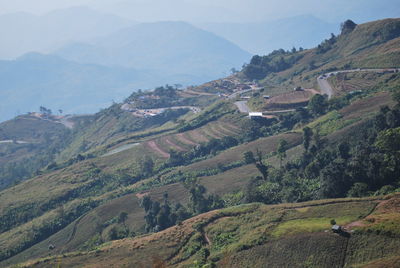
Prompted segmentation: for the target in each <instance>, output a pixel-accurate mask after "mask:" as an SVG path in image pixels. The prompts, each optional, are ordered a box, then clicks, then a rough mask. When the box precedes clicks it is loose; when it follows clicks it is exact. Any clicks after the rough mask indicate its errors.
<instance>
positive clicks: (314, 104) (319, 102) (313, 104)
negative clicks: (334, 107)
mask: <svg viewBox="0 0 400 268" xmlns="http://www.w3.org/2000/svg"><path fill="white" fill-rule="evenodd" d="M308 107H309V108H310V110H311V111H312V113H313V114H315V115H321V114H323V113H324V112H325V110H326V107H327V101H326V98H325V97H324V96H322V95H320V94H316V95H314V96H313V97H312V98H311V100H310V102H309V104H308Z"/></svg>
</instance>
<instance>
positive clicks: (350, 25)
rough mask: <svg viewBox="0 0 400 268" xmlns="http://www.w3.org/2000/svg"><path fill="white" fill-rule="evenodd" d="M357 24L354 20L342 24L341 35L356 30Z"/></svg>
mask: <svg viewBox="0 0 400 268" xmlns="http://www.w3.org/2000/svg"><path fill="white" fill-rule="evenodd" d="M356 26H357V24H356V23H354V21H352V20H346V21H345V22H343V23H341V24H340V30H341V34H348V33H350V32H352V31H353V30H354V29H355V28H356Z"/></svg>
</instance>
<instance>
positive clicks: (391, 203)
mask: <svg viewBox="0 0 400 268" xmlns="http://www.w3.org/2000/svg"><path fill="white" fill-rule="evenodd" d="M398 25H399V23H398V20H385V21H378V22H374V23H371V24H365V25H364V24H362V25H355V24H354V23H353V22H351V21H346V22H345V23H344V24H343V25H342V33H341V34H340V35H339V36H334V35H332V36H331V37H330V39H327V40H325V41H323V42H322V43H321V44H320V45H319V46H318V47H317V48H315V49H310V50H300V51H297V50H296V49H293V50H292V51H290V52H287V51H284V50H277V51H274V52H272V53H271V54H270V55H267V56H262V57H261V56H254V57H253V58H252V59H251V62H250V64H248V65H246V66H244V68H243V70H242V71H241V72H238V73H235V74H234V75H233V76H232V77H229V78H226V79H221V80H218V81H213V82H210V83H207V84H205V85H203V86H200V87H196V88H194V87H192V88H190V90H180V89H179V86H178V85H176V86H175V87H172V86H168V85H166V86H163V87H158V88H156V89H155V90H153V91H146V92H137V93H134V94H132V95H131V96H130V97H129V98H128V99H127V100H126V103H125V104H126V105H129V107H130V108H129V109H150V108H160V107H161V108H167V107H172V106H197V107H201V108H202V109H201V111H199V112H197V111H196V112H193V113H192V112H189V109H178V108H177V107H174V109H171V110H168V109H167V110H166V111H165V112H163V113H160V114H158V115H156V116H151V117H150V116H149V117H139V116H134V115H133V113H134V112H132V111H126V110H124V109H125V108H124V109H122V104H113V105H112V106H111V107H110V108H108V109H104V110H102V111H100V112H99V113H97V114H95V115H93V116H82V117H76V118H70V120H71V121H70V123H73V125H74V126H73V129H72V130H68V129H66V128H65V127H64V126H62V125H61V124H59V123H57V120H56V119H55V118H53V117H52V115H51V113H50V111H48V109H47V108H45V107H43V109H42V112H43V114H44V118H42V119H40V120H39V119H37V118H33V117H29V116H24V117H19V118H16V119H15V120H12V121H9V122H5V123H3V124H1V125H0V138H1V140H11V141H12V142H7V143H4V144H0V164H3V163H4V165H1V168H0V176H2V177H0V181H1V182H2V183H3V181H5V183H4V185H5V186H4V187H8V188H6V189H4V190H2V191H0V204H1V205H0V261H1V264H0V265H1V266H7V265H13V264H17V263H20V262H23V261H27V260H29V259H36V258H44V259H38V260H37V261H31V262H30V263H28V264H27V266H28V267H30V266H31V267H54V266H57V265H62V266H72V267H73V266H76V265H77V264H78V263H85V265H88V266H94V267H95V266H96V265H99V261H98V260H101V264H100V266H111V264H112V265H116V266H121V267H123V266H125V267H135V266H137V267H147V266H152V265H153V266H154V265H159V267H165V266H173V267H258V266H262V265H264V266H268V267H288V266H291V267H296V265H298V264H299V263H301V264H304V267H336V266H340V267H341V266H343V265H344V262H343V259H344V258H345V259H346V263H347V264H346V265H348V266H352V265H353V266H356V265H362V264H364V263H371V262H372V261H380V260H382V261H386V260H390V259H391V258H394V257H396V256H397V255H396V254H398V248H399V247H400V244H399V239H398V238H399V235H400V230H399V228H398V224H397V223H398V221H399V216H398V213H399V211H398V209H396V208H397V207H398V200H399V197H398V195H396V194H393V193H396V192H398V191H399V189H400V181H399V176H398V174H400V143H399V140H400V120H399V118H400V97H399V96H400V93H399V90H398V88H399V85H400V76H399V74H398V73H393V72H390V73H388V72H383V73H373V74H371V73H369V72H367V71H365V72H364V71H362V72H361V71H360V72H354V73H345V74H344V73H342V74H340V75H339V74H338V75H334V76H333V77H330V78H329V80H328V81H329V83H331V84H332V85H333V87H334V97H333V98H331V99H328V98H327V97H325V96H322V95H319V94H316V92H315V90H313V89H312V88H313V87H314V88H315V86H316V78H317V77H319V76H320V75H322V74H325V73H327V72H331V71H334V70H341V69H350V68H358V67H360V68H366V67H371V66H372V64H373V65H376V66H378V65H379V66H378V67H380V68H385V67H392V66H396V65H393V64H397V62H398V58H399V55H400V54H398V40H397V39H398V38H399V32H398V29H399V27H398ZM377 59H379V60H377ZM398 66H400V63H399V65H398ZM372 67H373V66H372ZM254 79H255V80H258V81H257V84H259V85H261V86H262V87H263V89H262V90H260V92H255V93H252V102H253V103H254V104H255V105H256V106H257V107H262V105H263V104H262V103H266V101H265V102H264V99H263V100H262V101H260V102H257V101H259V100H260V98H263V94H268V95H269V94H271V92H272V93H273V94H271V95H275V96H276V95H280V94H282V93H284V92H288V91H289V90H290V91H292V92H293V88H296V89H297V90H299V88H308V89H307V91H304V94H303V95H301V94H302V93H301V91H296V92H297V93H298V92H300V93H301V94H300V95H301V96H300V97H302V98H304V100H305V101H304V100H302V101H304V102H303V103H306V102H307V101H308V99H310V101H309V102H308V106H307V107H298V108H297V109H295V110H293V111H285V112H284V113H270V111H269V112H266V114H269V116H266V117H265V118H255V119H249V118H248V117H246V116H245V115H244V114H240V113H239V112H238V111H237V109H236V107H235V105H234V103H233V101H234V100H231V99H230V98H227V99H225V100H221V98H223V94H225V93H228V94H229V93H232V91H233V89H237V88H240V87H244V88H246V87H250V86H249V85H250V82H249V81H248V80H254ZM240 83H241V84H240ZM251 83H253V82H251ZM251 85H252V84H251ZM252 86H253V85H252ZM220 89H221V91H220ZM210 92H212V93H210ZM217 92H221V93H222V94H221V95H222V96H217V95H216V94H215V93H217ZM391 94H392V95H393V98H391V96H390V95H391ZM284 96H287V95H284ZM311 96H313V97H312V98H311ZM126 105H125V106H126ZM275 108H276V107H275ZM272 114H273V115H272ZM34 124H37V126H38V128H37V129H35V128H34V131H27V127H31V126H32V125H34ZM18 140H22V141H26V142H28V143H19V144H18V142H17V141H18ZM35 154H38V156H36V157H35V156H34V155H35ZM3 167H4V168H3ZM1 178H7V180H4V179H3V180H1ZM8 178H10V179H8ZM18 180H19V181H18ZM12 184H15V185H14V186H12V187H9V186H11V185H12ZM388 194H393V195H389V196H387V197H382V195H388ZM324 198H335V199H331V200H322V199H324ZM306 201H308V202H306ZM304 202H306V203H304ZM249 203H251V204H249ZM290 203H292V204H290ZM221 208H222V209H221ZM333 223H335V224H338V225H341V226H342V227H343V226H344V227H345V228H344V229H343V230H344V231H343V232H338V233H337V234H334V233H332V232H331V231H330V228H331V226H332V224H333ZM350 231H352V232H350ZM375 242H376V243H375ZM378 246H379V247H382V249H383V250H379V251H378V250H376V248H377V247H378ZM58 255H59V256H58ZM338 256H340V257H338Z"/></svg>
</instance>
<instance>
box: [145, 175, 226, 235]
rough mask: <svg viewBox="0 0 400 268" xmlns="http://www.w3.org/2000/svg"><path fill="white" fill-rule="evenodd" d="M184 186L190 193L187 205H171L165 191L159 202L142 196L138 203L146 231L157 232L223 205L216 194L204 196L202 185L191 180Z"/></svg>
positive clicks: (204, 191) (204, 190)
mask: <svg viewBox="0 0 400 268" xmlns="http://www.w3.org/2000/svg"><path fill="white" fill-rule="evenodd" d="M186 187H187V190H188V191H189V195H190V199H189V203H188V205H187V207H185V206H183V205H181V204H180V203H176V204H174V205H172V204H171V202H170V201H169V200H168V194H167V193H164V195H163V201H162V202H161V203H160V202H158V201H155V200H152V199H151V198H150V197H149V196H145V197H143V199H142V200H141V204H140V205H141V207H142V208H143V209H144V211H145V213H146V215H145V217H144V218H145V221H146V225H145V230H146V232H159V231H162V230H164V229H166V228H169V227H171V226H174V225H175V224H179V223H180V222H182V221H184V220H186V219H188V218H190V217H192V216H194V215H197V214H200V213H204V212H207V211H210V210H213V209H217V208H222V207H223V201H222V200H221V199H220V198H219V197H218V196H217V195H212V194H211V195H208V196H207V197H206V196H205V194H206V189H205V188H204V186H202V185H199V184H197V183H193V182H192V183H189V184H186Z"/></svg>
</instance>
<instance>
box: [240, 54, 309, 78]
mask: <svg viewBox="0 0 400 268" xmlns="http://www.w3.org/2000/svg"><path fill="white" fill-rule="evenodd" d="M302 57H303V55H302V54H299V53H297V50H296V49H293V50H292V51H285V50H283V49H280V50H275V51H273V52H272V53H270V54H269V55H266V56H259V55H255V56H253V58H252V59H251V60H250V63H249V64H248V65H246V66H245V67H244V69H243V73H244V74H245V75H246V77H247V78H248V79H251V80H254V79H257V80H261V79H263V78H265V77H266V76H267V75H268V74H269V73H273V72H280V71H284V70H286V69H288V68H290V67H292V66H293V65H294V64H295V63H296V62H297V61H298V60H300V59H301V58H302Z"/></svg>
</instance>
